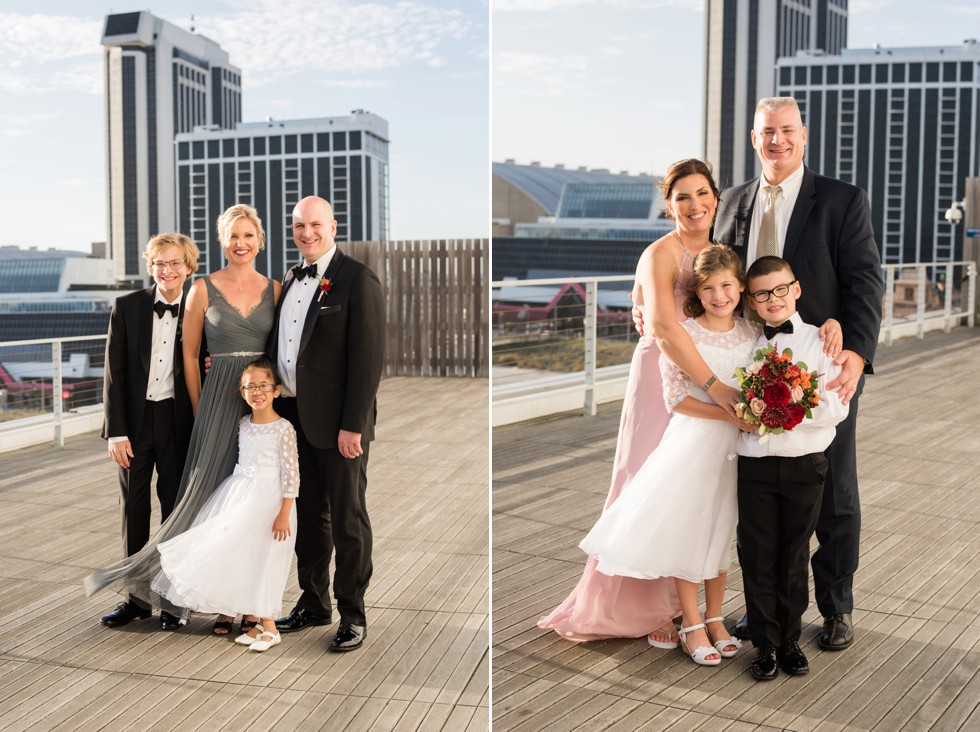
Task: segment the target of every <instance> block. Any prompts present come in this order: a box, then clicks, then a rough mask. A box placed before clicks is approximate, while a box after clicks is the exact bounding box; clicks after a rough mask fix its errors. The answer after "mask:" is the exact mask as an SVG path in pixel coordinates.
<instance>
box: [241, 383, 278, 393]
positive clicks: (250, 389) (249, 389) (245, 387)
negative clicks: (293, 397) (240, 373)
mask: <svg viewBox="0 0 980 732" xmlns="http://www.w3.org/2000/svg"><path fill="white" fill-rule="evenodd" d="M275 388H276V385H275V384H242V391H244V392H245V393H246V394H254V393H255V392H257V391H261V392H263V393H264V394H268V393H269V392H271V391H275Z"/></svg>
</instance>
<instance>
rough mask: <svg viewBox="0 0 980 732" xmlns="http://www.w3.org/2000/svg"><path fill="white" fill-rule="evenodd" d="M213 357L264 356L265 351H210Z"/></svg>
mask: <svg viewBox="0 0 980 732" xmlns="http://www.w3.org/2000/svg"><path fill="white" fill-rule="evenodd" d="M208 355H209V356H211V358H222V357H224V356H264V355H265V353H264V352H263V351H235V352H233V353H209V354H208Z"/></svg>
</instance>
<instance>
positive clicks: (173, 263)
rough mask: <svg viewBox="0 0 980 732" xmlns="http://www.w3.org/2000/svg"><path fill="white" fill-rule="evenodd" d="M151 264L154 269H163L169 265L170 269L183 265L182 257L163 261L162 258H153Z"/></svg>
mask: <svg viewBox="0 0 980 732" xmlns="http://www.w3.org/2000/svg"><path fill="white" fill-rule="evenodd" d="M151 264H152V265H153V266H154V268H156V269H165V268H167V267H170V269H180V268H181V267H183V266H184V260H183V259H171V260H169V261H167V262H164V261H163V260H162V259H155V260H153V262H151Z"/></svg>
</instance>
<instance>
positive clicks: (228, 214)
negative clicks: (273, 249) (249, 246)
mask: <svg viewBox="0 0 980 732" xmlns="http://www.w3.org/2000/svg"><path fill="white" fill-rule="evenodd" d="M238 219H248V220H249V221H251V222H252V223H253V224H254V225H255V233H256V234H258V236H259V251H262V250H263V249H265V229H263V228H262V219H260V218H259V212H258V211H256V210H255V209H254V208H252V207H251V206H248V205H246V204H244V203H236V204H235V205H234V206H229V207H228V208H227V209H225V211H224V213H222V214H221V215H220V216H219V217H218V221H217V222H216V223H215V226H214V227H215V229H217V230H218V239H220V240H221V243H222V244H227V243H228V236H229V235H230V234H231V227H232V226H234V225H235V222H236V221H238Z"/></svg>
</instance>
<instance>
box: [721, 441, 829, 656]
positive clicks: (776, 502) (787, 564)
mask: <svg viewBox="0 0 980 732" xmlns="http://www.w3.org/2000/svg"><path fill="white" fill-rule="evenodd" d="M826 477H827V458H826V457H825V456H824V454H823V453H822V452H817V453H812V454H810V455H803V456H801V457H765V458H748V457H739V459H738V541H739V546H740V551H739V562H740V564H741V566H742V586H743V587H744V589H745V607H746V612H747V614H748V623H749V635H750V636H751V638H752V642H753V643H754V644H755V645H756V646H776V647H779V646H781V645H782V644H783V643H785V642H787V641H795V640H799V638H800V632H801V630H802V620H801V619H802V616H803V613H804V612H805V611H806V608H807V605H809V602H810V594H809V590H808V588H807V578H808V571H807V565H808V560H809V558H810V537H811V536H812V535H813V531H814V528H815V527H816V524H817V517H818V515H819V512H820V505H821V500H822V496H823V492H824V481H825V479H826Z"/></svg>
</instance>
